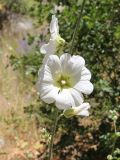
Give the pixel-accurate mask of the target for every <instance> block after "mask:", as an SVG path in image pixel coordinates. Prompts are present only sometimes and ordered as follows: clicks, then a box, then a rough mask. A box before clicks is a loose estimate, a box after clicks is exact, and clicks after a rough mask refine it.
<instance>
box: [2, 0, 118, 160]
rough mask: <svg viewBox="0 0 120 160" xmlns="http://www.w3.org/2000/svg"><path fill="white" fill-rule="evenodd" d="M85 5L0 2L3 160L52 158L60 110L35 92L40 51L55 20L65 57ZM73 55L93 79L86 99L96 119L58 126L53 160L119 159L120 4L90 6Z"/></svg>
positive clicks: (77, 1)
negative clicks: (53, 133)
mask: <svg viewBox="0 0 120 160" xmlns="http://www.w3.org/2000/svg"><path fill="white" fill-rule="evenodd" d="M81 4H82V0H0V160H46V159H47V153H48V144H49V139H50V132H51V125H52V124H53V119H54V114H55V111H56V109H55V107H54V106H53V107H51V106H49V105H46V104H44V103H43V102H41V101H40V98H39V95H38V94H37V91H36V82H37V78H38V70H39V68H40V66H41V63H42V60H43V56H42V55H41V53H40V46H41V45H42V44H43V43H47V42H48V41H49V38H50V33H49V23H50V21H51V16H52V15H53V14H56V16H57V17H58V19H59V26H60V35H61V37H63V38H64V39H65V40H66V42H67V43H66V46H65V48H64V51H65V52H68V51H69V46H70V42H71V38H72V35H73V32H74V28H75V24H76V20H77V17H78V15H79V12H80V9H81ZM74 51H75V53H74V54H78V55H81V56H83V57H84V58H85V60H86V66H87V68H89V69H90V70H91V72H92V80H91V81H92V83H93V84H94V88H95V89H94V92H93V93H92V94H91V95H90V96H89V97H87V96H86V97H85V100H86V101H88V102H89V103H90V104H91V109H90V116H89V117H87V118H83V117H74V118H71V119H65V118H62V119H61V120H60V122H59V126H58V129H57V133H56V138H55V141H54V158H53V160H106V159H107V156H108V155H112V159H113V160H120V134H119V131H120V1H119V0H114V1H113V0H86V4H85V8H84V10H83V16H82V20H81V23H80V25H79V28H78V32H77V36H76V38H75V45H74ZM111 110H112V111H114V112H115V114H116V116H117V119H116V120H114V118H111ZM114 122H115V123H114ZM115 125H116V129H117V132H118V134H116V133H115ZM112 159H111V160H112ZM109 160H110V159H109Z"/></svg>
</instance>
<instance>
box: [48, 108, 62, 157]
mask: <svg viewBox="0 0 120 160" xmlns="http://www.w3.org/2000/svg"><path fill="white" fill-rule="evenodd" d="M58 114H59V112H58V111H57V114H56V118H55V120H54V125H53V129H52V135H51V140H50V145H49V155H48V160H52V156H53V140H54V136H55V131H56V128H57V124H58V121H59V119H60V117H61V116H62V114H61V115H60V116H58Z"/></svg>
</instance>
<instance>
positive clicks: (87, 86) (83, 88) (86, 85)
mask: <svg viewBox="0 0 120 160" xmlns="http://www.w3.org/2000/svg"><path fill="white" fill-rule="evenodd" d="M73 88H74V89H76V90H77V91H79V92H82V93H84V94H88V95H89V94H91V93H92V91H93V85H92V83H91V82H90V81H80V82H78V83H77V84H76V85H75V86H74V87H73Z"/></svg>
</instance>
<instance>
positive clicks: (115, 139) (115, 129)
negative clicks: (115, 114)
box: [112, 120, 117, 154]
mask: <svg viewBox="0 0 120 160" xmlns="http://www.w3.org/2000/svg"><path fill="white" fill-rule="evenodd" d="M113 123H114V131H115V134H116V133H117V128H116V121H115V120H114V122H113ZM116 141H117V137H116V135H115V138H114V142H113V147H112V154H113V152H114V149H115V144H116Z"/></svg>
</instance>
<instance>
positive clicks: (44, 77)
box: [38, 65, 53, 84]
mask: <svg viewBox="0 0 120 160" xmlns="http://www.w3.org/2000/svg"><path fill="white" fill-rule="evenodd" d="M38 74H39V75H38V76H39V80H40V81H42V82H46V83H49V84H52V83H53V77H52V74H51V70H50V68H49V67H48V66H47V65H45V66H43V67H42V68H41V70H39V73H38Z"/></svg>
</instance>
